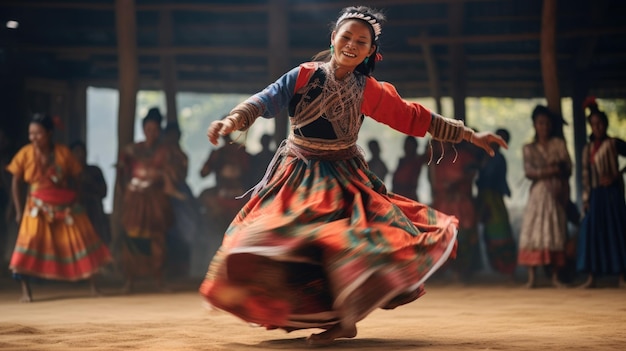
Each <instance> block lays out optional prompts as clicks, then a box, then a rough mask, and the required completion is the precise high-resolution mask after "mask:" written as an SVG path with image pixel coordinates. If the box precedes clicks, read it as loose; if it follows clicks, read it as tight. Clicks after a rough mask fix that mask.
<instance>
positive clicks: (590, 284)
mask: <svg viewBox="0 0 626 351" xmlns="http://www.w3.org/2000/svg"><path fill="white" fill-rule="evenodd" d="M595 287H596V281H595V279H593V275H591V274H590V275H589V277H588V278H587V280H586V281H585V282H584V283H582V284H581V285H579V286H578V289H591V288H595Z"/></svg>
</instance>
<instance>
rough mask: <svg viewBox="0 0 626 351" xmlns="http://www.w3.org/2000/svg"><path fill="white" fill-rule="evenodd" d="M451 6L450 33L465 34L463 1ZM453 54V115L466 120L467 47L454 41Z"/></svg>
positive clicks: (451, 47)
mask: <svg viewBox="0 0 626 351" xmlns="http://www.w3.org/2000/svg"><path fill="white" fill-rule="evenodd" d="M449 6H450V25H449V26H450V35H452V36H461V35H462V34H463V16H464V9H463V3H462V2H453V3H450V4H449ZM450 53H451V56H452V77H451V78H452V89H451V95H452V101H453V105H454V113H453V116H454V118H456V119H460V120H463V121H465V117H466V116H465V114H466V110H465V98H466V97H467V91H466V89H467V79H466V74H467V73H466V66H465V49H464V48H463V44H461V43H454V44H452V45H451V46H450Z"/></svg>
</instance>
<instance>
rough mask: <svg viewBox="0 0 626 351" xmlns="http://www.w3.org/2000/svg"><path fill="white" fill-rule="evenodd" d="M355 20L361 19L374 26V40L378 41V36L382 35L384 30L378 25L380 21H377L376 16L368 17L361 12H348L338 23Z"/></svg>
mask: <svg viewBox="0 0 626 351" xmlns="http://www.w3.org/2000/svg"><path fill="white" fill-rule="evenodd" d="M353 18H354V19H360V20H362V21H365V22H367V23H369V25H370V26H372V29H373V30H374V40H378V36H379V35H380V33H381V31H382V30H381V29H382V28H381V26H380V23H378V21H377V20H376V18H375V17H374V16H371V15H366V14H363V13H360V12H346V13H344V14H343V15H341V16H340V17H339V19H338V20H337V23H341V21H343V20H346V19H353Z"/></svg>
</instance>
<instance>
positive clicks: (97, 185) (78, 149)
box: [70, 141, 111, 245]
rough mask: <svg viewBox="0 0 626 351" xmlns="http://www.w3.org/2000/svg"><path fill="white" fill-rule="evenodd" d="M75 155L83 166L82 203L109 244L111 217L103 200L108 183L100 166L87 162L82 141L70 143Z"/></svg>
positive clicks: (85, 150)
mask: <svg viewBox="0 0 626 351" xmlns="http://www.w3.org/2000/svg"><path fill="white" fill-rule="evenodd" d="M70 149H71V150H72V153H73V154H74V157H75V158H76V160H77V161H78V163H80V164H81V166H82V167H83V172H82V173H81V176H80V186H81V188H80V191H79V194H80V199H79V201H80V204H81V205H82V206H83V207H84V208H85V211H86V212H87V216H88V217H89V220H91V224H92V225H93V227H94V229H95V230H96V233H98V235H99V236H100V238H101V239H102V241H104V242H105V243H106V244H107V245H110V243H111V230H110V225H109V217H108V216H107V215H106V213H104V207H103V206H102V200H104V198H105V197H106V195H107V183H106V181H105V180H104V175H103V174H102V170H101V169H100V167H98V166H96V165H88V164H87V148H86V146H85V143H83V142H82V141H75V142H73V143H72V144H71V145H70Z"/></svg>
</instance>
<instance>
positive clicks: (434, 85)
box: [422, 33, 442, 114]
mask: <svg viewBox="0 0 626 351" xmlns="http://www.w3.org/2000/svg"><path fill="white" fill-rule="evenodd" d="M427 36H428V35H427V34H426V33H422V38H426V37H427ZM422 52H423V53H424V61H425V62H426V70H427V71H428V85H429V87H430V95H432V97H433V98H434V99H435V106H436V107H435V108H436V110H435V111H436V112H437V113H438V114H442V111H441V109H442V108H441V82H440V80H439V68H438V67H437V61H436V60H435V55H434V54H433V51H432V48H431V45H430V44H428V43H426V42H424V43H422Z"/></svg>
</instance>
